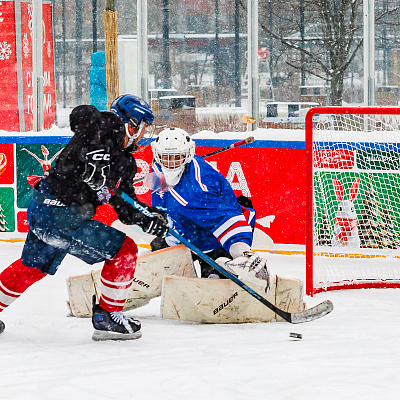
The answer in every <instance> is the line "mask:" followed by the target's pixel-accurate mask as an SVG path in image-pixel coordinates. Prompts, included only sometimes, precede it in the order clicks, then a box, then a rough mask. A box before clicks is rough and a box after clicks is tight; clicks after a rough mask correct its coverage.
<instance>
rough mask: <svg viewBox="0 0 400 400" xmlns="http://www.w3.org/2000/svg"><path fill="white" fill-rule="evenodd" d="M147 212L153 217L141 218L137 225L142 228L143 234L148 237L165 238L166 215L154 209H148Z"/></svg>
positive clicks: (166, 229) (166, 228)
mask: <svg viewBox="0 0 400 400" xmlns="http://www.w3.org/2000/svg"><path fill="white" fill-rule="evenodd" d="M148 210H149V211H150V212H151V213H152V214H153V216H152V217H145V216H143V218H141V220H140V221H138V222H137V224H138V225H139V226H140V227H141V228H142V230H143V232H146V233H148V234H149V235H156V236H159V237H165V236H166V235H167V233H168V219H167V214H166V213H165V212H163V211H161V210H159V209H157V208H155V207H149V208H148Z"/></svg>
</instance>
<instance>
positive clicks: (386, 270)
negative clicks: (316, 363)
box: [305, 107, 400, 296]
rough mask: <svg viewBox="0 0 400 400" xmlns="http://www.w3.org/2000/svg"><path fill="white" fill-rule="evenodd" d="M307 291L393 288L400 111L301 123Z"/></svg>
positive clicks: (359, 112) (319, 113) (397, 279)
mask: <svg viewBox="0 0 400 400" xmlns="http://www.w3.org/2000/svg"><path fill="white" fill-rule="evenodd" d="M305 133H306V139H305V151H306V191H307V193H306V293H307V294H308V295H311V296H312V295H313V294H315V293H318V292H321V291H328V290H338V289H354V288H390V287H400V108H399V107H314V108H311V109H310V110H309V111H308V113H307V115H306V120H305Z"/></svg>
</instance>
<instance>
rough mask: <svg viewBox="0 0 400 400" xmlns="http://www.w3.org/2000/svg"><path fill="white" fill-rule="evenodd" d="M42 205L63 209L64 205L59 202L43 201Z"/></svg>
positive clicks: (52, 200)
mask: <svg viewBox="0 0 400 400" xmlns="http://www.w3.org/2000/svg"><path fill="white" fill-rule="evenodd" d="M43 203H44V204H47V205H48V206H57V207H65V204H64V203H62V202H61V201H60V200H54V199H44V200H43Z"/></svg>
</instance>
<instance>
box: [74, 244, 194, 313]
mask: <svg viewBox="0 0 400 400" xmlns="http://www.w3.org/2000/svg"><path fill="white" fill-rule="evenodd" d="M100 273H101V269H99V270H96V271H91V272H89V273H87V274H83V275H78V276H71V277H69V278H67V291H68V297H69V301H68V306H69V308H70V311H71V314H72V315H73V316H75V317H90V316H91V315H92V296H93V294H96V296H97V298H99V297H100V294H101V284H100ZM166 275H177V276H186V277H195V276H196V273H195V270H194V266H193V260H192V255H191V252H190V250H189V249H188V248H187V247H186V246H184V245H182V244H181V245H178V246H173V247H170V248H167V249H162V250H158V251H155V252H153V253H147V254H145V255H142V256H139V257H138V259H137V265H136V270H135V275H134V278H133V282H132V286H131V287H130V289H129V292H128V297H127V299H126V302H125V305H124V309H123V311H127V310H132V309H134V308H138V307H142V306H144V305H146V304H148V303H149V302H150V300H151V299H153V298H155V297H158V296H160V295H161V289H162V281H163V278H164V276H166Z"/></svg>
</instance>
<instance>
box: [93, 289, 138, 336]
mask: <svg viewBox="0 0 400 400" xmlns="http://www.w3.org/2000/svg"><path fill="white" fill-rule="evenodd" d="M92 323H93V326H94V329H95V331H94V333H93V336H92V339H93V340H96V341H99V340H133V339H139V338H140V337H141V336H142V332H140V322H139V321H137V320H134V319H132V318H130V317H128V316H126V315H125V314H124V313H122V312H117V311H111V312H109V311H106V310H104V309H103V308H101V307H100V306H99V305H98V304H96V296H93V316H92Z"/></svg>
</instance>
